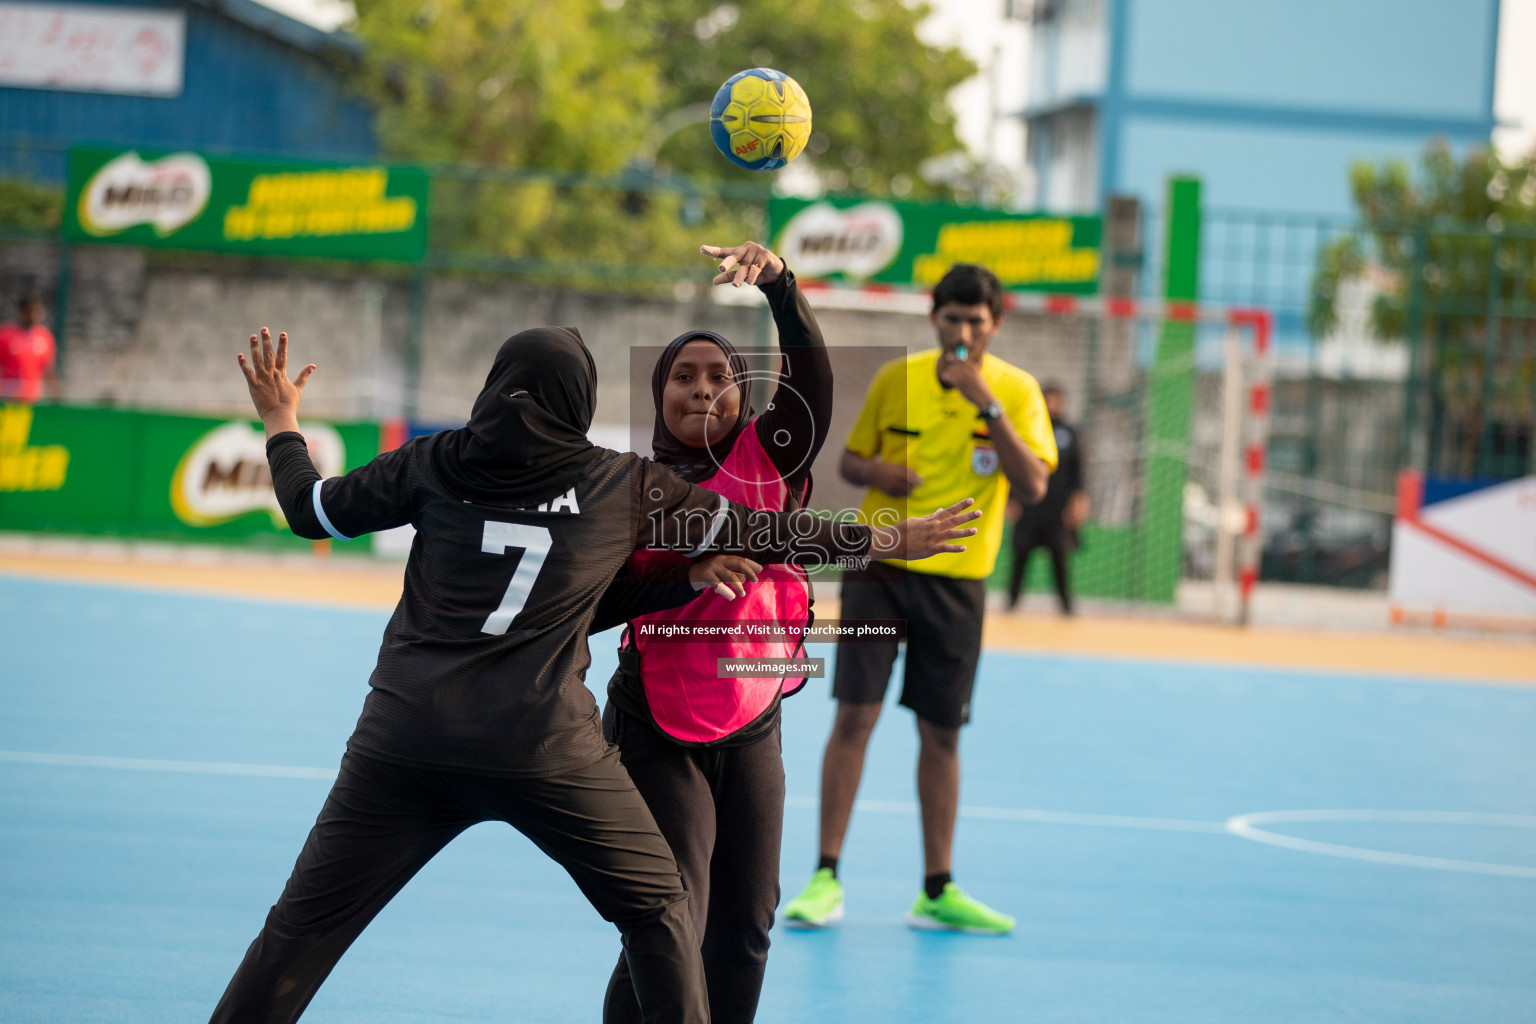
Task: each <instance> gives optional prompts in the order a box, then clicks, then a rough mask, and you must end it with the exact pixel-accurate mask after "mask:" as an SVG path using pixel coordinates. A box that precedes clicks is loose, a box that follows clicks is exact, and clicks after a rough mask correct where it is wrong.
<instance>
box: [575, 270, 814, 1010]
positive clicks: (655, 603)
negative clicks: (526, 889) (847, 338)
mask: <svg viewBox="0 0 1536 1024" xmlns="http://www.w3.org/2000/svg"><path fill="white" fill-rule="evenodd" d="M703 251H704V252H705V254H706V255H710V256H714V257H717V258H721V259H722V264H721V268H720V269H721V274H720V276H719V277H717V278H716V282H717V283H723V282H725V281H732V282H733V283H735V284H737V285H740V284H749V285H750V284H756V285H757V286H758V287H760V288H761V289H762V291H763V293H764V295H766V296H767V298H768V305H769V308H770V309H771V310H772V311H773V318H774V322H775V324H776V325H777V327H778V334H779V348H780V350H781V351H782V353H783V364H782V368H781V371H780V374H779V376H778V388H777V391H776V392H775V394H774V396H773V401H772V402H770V403H769V404H768V405H767V408H766V409H765V410H764V411H763V413H762V415H760V416H757V417H755V418H753V417H752V409H751V405H752V391H753V388H752V383H753V382H752V374H751V372H750V370H749V367H748V366H747V362H746V360H745V359H744V358H743V357H742V356H741V355H740V353H738V352H737V351H736V348H735V346H733V345H732V344H731V343H730V342H729V341H727V340H726V339H725V338H723V337H721V336H720V335H717V334H713V333H711V332H708V331H690V332H689V333H687V334H684V335H682V336H680V337H678V338H677V339H676V340H674V341H673V342H672V343H671V344H670V345H668V346H667V348H666V350H665V351H664V352H663V353H662V355H661V357H660V358H659V359H658V361H657V363H656V367H655V370H654V371H653V373H652V378H651V391H652V397H653V398H654V400H655V403H656V424H655V428H654V434H653V442H652V444H653V448H654V457H655V459H656V461H657V462H659V463H661V464H662V465H664V466H667V467H668V468H670V469H671V470H673V472H675V473H677V474H678V475H679V476H681V477H682V478H683V479H685V480H687V481H689V482H690V483H694V484H697V485H698V486H700V487H704V488H707V489H709V490H711V491H714V492H715V493H717V494H719V495H721V496H722V497H724V498H728V499H730V500H732V501H737V502H741V503H742V504H745V505H749V506H751V507H752V508H755V509H761V510H773V511H781V510H784V509H794V508H798V507H799V506H800V504H801V503H803V501H804V500H805V498H806V496H807V495H808V493H809V489H810V466H811V463H812V462H813V461H814V460H815V458H816V453H817V451H819V450H820V448H821V444H822V441H823V440H824V439H825V438H826V435H827V428H828V424H829V421H830V419H831V412H832V370H831V364H830V361H829V360H828V358H827V351H826V345H825V343H824V342H823V340H822V337H821V331H820V328H818V327H817V325H816V320H815V318H814V317H813V316H812V314H811V309H810V306H809V304H808V303H807V302H806V300H805V297H804V296H803V295H802V294H801V293H800V289H799V288H798V287H797V286H796V284H795V279H794V275H793V274H791V273H790V272H789V270H788V269H787V268H786V267H785V266H784V262H783V260H781V259H779V258H778V257H777V256H775V255H774V254H773V253H771V252H769V251H768V250H767V249H765V248H763V247H762V246H760V245H756V244H755V243H747V244H746V245H743V246H740V247H738V248H736V249H715V248H712V247H705V248H704V250H703ZM689 571H690V563H689V562H688V560H687V559H686V557H685V556H683V555H680V554H677V553H675V552H667V551H655V550H645V551H637V552H636V553H635V554H634V555H632V556H630V561H629V565H628V572H629V575H630V578H631V580H632V581H633V584H635V585H637V586H643V587H646V588H649V593H648V598H647V602H646V605H645V606H646V607H649V608H657V607H666V606H667V604H668V603H670V604H673V605H678V604H680V605H681V606H680V607H671V608H668V610H665V611H651V612H647V613H645V614H630V615H628V616H627V618H628V621H629V626H628V628H627V629H626V631H625V634H624V641H623V644H622V647H621V649H620V652H619V669H618V671H617V672H615V673H614V676H613V678H612V680H611V681H610V682H609V684H608V705H607V708H606V709H605V710H604V714H603V724H604V728H605V731H606V732H607V735H608V739H609V741H610V742H612V743H616V744H617V745H618V747H619V753H620V757H621V759H622V761H623V763H624V766H625V767H626V768H627V769H628V770H629V774H630V777H631V778H632V779H633V780H634V782H635V786H636V788H637V789H639V790H640V794H641V795H642V796H643V797H645V800H646V803H647V804H648V805H649V806H650V808H651V811H652V813H653V814H654V815H655V817H656V822H657V824H658V825H659V826H660V827H661V832H662V835H664V836H665V837H666V839H667V842H668V843H669V844H670V845H671V847H672V852H673V855H674V856H675V857H676V858H677V865H678V869H679V870H680V872H681V873H682V877H683V885H684V887H685V888H686V889H687V890H688V893H689V905H690V909H691V911H692V913H693V918H694V927H695V930H696V931H697V933H698V934H699V935H700V936H701V941H702V945H703V957H704V968H705V976H706V980H707V984H708V988H709V1005H710V1016H711V1020H712V1021H714V1024H738V1022H740V1024H745V1022H749V1021H751V1020H752V1019H753V1017H754V1015H755V1014H756V1012H757V1002H758V996H759V994H760V993H761V991H762V984H763V973H764V969H765V967H766V965H767V961H768V932H769V929H770V928H771V927H772V926H773V915H774V910H775V909H776V908H777V906H778V902H779V846H780V837H781V834H782V831H783V823H784V765H783V760H782V756H781V745H780V737H779V702H780V700H781V699H782V698H783V697H784V696H786V695H787V694H790V693H793V692H795V691H796V690H798V689H799V688H800V687H801V686H803V685H804V683H805V680H804V679H803V678H800V679H793V678H791V679H782V678H780V677H778V676H769V677H762V678H721V677H720V673H719V672H718V670H717V668H718V659H720V658H743V659H747V658H752V659H758V658H786V657H793V656H795V655H796V654H797V653H798V652H799V650H800V647H801V644H800V642H799V641H798V640H796V639H780V638H760V637H756V636H754V633H756V632H759V631H761V629H762V628H764V627H766V628H768V629H774V628H778V629H780V630H790V631H798V630H799V629H800V628H801V627H804V626H806V625H807V624H809V622H810V620H811V611H810V590H809V587H808V585H807V582H806V576H805V571H804V570H803V569H802V568H800V567H799V566H797V565H768V566H762V567H759V566H757V565H756V564H755V563H752V562H746V561H745V560H741V559H738V560H735V561H734V562H731V563H729V564H728V565H723V566H722V565H719V563H716V564H715V566H714V567H711V566H695V567H694V568H693V578H692V582H690V581H689ZM722 578H723V579H724V581H725V582H716V583H715V585H714V586H712V587H710V589H706V590H704V592H703V593H701V594H695V591H696V590H697V589H698V588H702V587H706V586H709V585H710V584H711V582H713V581H718V580H721V579H722ZM625 585H626V584H625V583H624V581H623V580H621V581H619V582H618V583H616V584H615V590H614V592H615V593H617V592H618V591H620V590H621V589H622V588H623V587H624V586H625ZM668 587H670V588H671V591H670V593H671V596H670V599H669V598H668V597H667V595H666V594H664V593H663V592H662V591H664V590H665V589H666V588H668ZM683 601H686V603H681V602H683ZM632 607H639V604H638V603H634V604H633V605H632ZM599 618H602V616H599ZM749 625H750V626H751V627H755V628H754V629H748V628H746V627H748V626H749ZM701 634H703V635H702V636H701ZM603 1019H604V1022H605V1024H629V1022H632V1021H635V1022H638V1021H639V1020H640V1008H639V1004H638V1003H637V1002H636V999H635V992H634V985H633V983H632V982H631V979H630V974H629V968H628V966H627V964H626V961H625V960H624V958H623V957H620V958H619V964H618V967H617V968H615V970H614V972H613V976H612V978H611V979H610V981H609V985H608V993H607V997H606V999H605V1001H604V1007H603Z"/></svg>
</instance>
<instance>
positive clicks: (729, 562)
mask: <svg viewBox="0 0 1536 1024" xmlns="http://www.w3.org/2000/svg"><path fill="white" fill-rule="evenodd" d="M762 571H763V567H762V566H760V565H758V564H757V563H756V562H754V561H752V559H750V558H742V557H741V556H740V555H706V556H705V557H703V558H700V559H698V560H697V561H695V562H694V563H693V565H691V566H689V567H688V582H689V583H692V584H693V589H694V590H700V591H703V590H713V591H714V592H715V593H717V594H719V595H720V596H721V597H723V598H725V599H726V600H727V601H734V600H736V599H737V598H738V597H741V596H743V595H744V594H746V592H747V588H746V587H745V586H743V585H742V581H743V580H753V581H754V582H755V581H756V580H757V574H758V573H760V572H762Z"/></svg>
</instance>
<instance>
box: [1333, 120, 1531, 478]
mask: <svg viewBox="0 0 1536 1024" xmlns="http://www.w3.org/2000/svg"><path fill="white" fill-rule="evenodd" d="M1351 186H1352V192H1353V195H1354V202H1355V207H1356V209H1357V211H1358V213H1359V216H1360V221H1361V229H1360V230H1359V231H1358V232H1354V233H1351V234H1347V235H1344V236H1342V237H1340V238H1339V239H1337V240H1336V241H1334V242H1333V243H1332V244H1330V245H1328V246H1326V247H1325V248H1324V249H1323V251H1322V253H1321V254H1320V257H1319V260H1318V267H1317V271H1316V273H1315V275H1314V277H1313V282H1312V295H1311V303H1310V309H1309V321H1310V323H1309V326H1310V327H1311V329H1312V332H1313V335H1314V336H1315V337H1321V336H1323V335H1324V334H1326V333H1328V332H1329V331H1331V330H1333V329H1335V328H1336V327H1337V326H1338V323H1339V296H1340V293H1341V290H1342V289H1343V288H1344V287H1345V286H1346V285H1347V284H1348V283H1349V282H1352V281H1357V280H1360V279H1368V280H1370V281H1371V282H1372V283H1373V284H1374V285H1375V286H1376V287H1375V297H1374V299H1373V303H1372V308H1371V316H1370V325H1371V330H1372V332H1373V333H1374V334H1375V335H1376V336H1378V337H1381V338H1384V339H1406V340H1407V341H1408V343H1409V345H1410V355H1411V358H1413V359H1414V361H1415V368H1414V371H1413V372H1414V377H1415V382H1416V383H1417V384H1418V385H1419V386H1418V387H1417V388H1416V389H1415V398H1414V401H1416V402H1417V401H1419V397H1418V396H1419V395H1424V396H1425V397H1427V403H1425V404H1427V407H1428V408H1427V410H1425V411H1426V412H1427V414H1428V415H1427V419H1425V420H1421V421H1420V423H1419V426H1420V427H1422V428H1423V429H1425V430H1427V432H1428V444H1427V451H1428V453H1429V455H1428V458H1429V468H1430V469H1436V470H1443V471H1449V472H1464V473H1473V474H1496V475H1506V474H1509V473H1517V472H1526V471H1529V469H1528V465H1527V464H1528V463H1530V462H1531V453H1530V449H1531V446H1532V442H1533V434H1536V430H1533V425H1532V421H1533V409H1532V405H1533V397H1536V387H1533V385H1536V150H1533V151H1532V152H1531V153H1528V154H1526V155H1525V156H1524V157H1520V158H1514V159H1511V158H1507V157H1503V156H1500V155H1499V154H1498V153H1497V152H1496V151H1494V150H1491V149H1484V150H1474V151H1472V152H1470V153H1467V154H1466V155H1465V156H1463V157H1458V156H1457V155H1456V154H1455V153H1454V152H1453V151H1452V150H1451V149H1450V147H1449V146H1447V145H1446V144H1444V143H1435V144H1432V145H1431V146H1429V147H1428V148H1427V149H1426V150H1425V151H1424V154H1423V157H1422V158H1421V161H1420V164H1419V168H1418V173H1417V174H1415V173H1414V171H1413V170H1412V169H1411V168H1410V167H1409V166H1408V165H1407V164H1406V163H1404V162H1402V161H1390V162H1387V163H1384V164H1382V165H1380V166H1374V165H1371V164H1365V163H1362V164H1357V165H1356V166H1355V167H1354V168H1353V169H1352V171H1351ZM1415 411H1418V410H1417V407H1416V409H1415ZM1530 468H1536V466H1532V467H1530Z"/></svg>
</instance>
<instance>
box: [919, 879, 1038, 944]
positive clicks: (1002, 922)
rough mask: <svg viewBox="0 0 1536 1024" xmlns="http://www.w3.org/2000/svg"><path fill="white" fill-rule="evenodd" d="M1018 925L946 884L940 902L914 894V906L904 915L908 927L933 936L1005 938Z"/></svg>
mask: <svg viewBox="0 0 1536 1024" xmlns="http://www.w3.org/2000/svg"><path fill="white" fill-rule="evenodd" d="M1016 923H1017V922H1015V921H1014V919H1013V918H1011V917H1009V916H1008V915H1007V914H999V913H998V912H997V911H995V910H993V909H992V908H991V907H989V906H987V905H986V904H985V903H981V902H979V901H977V900H973V899H971V897H969V896H967V895H966V894H965V892H964V891H963V890H962V889H961V888H960V887H959V886H958V885H956V884H955V883H954V882H945V883H944V891H943V892H941V893H939V898H938V899H936V900H931V899H929V898H928V894H927V893H924V892H920V893H918V894H917V902H916V903H914V904H912V909H911V910H910V911H908V912H907V924H908V925H909V926H911V927H913V928H920V929H923V930H924V931H935V932H970V933H971V934H973V935H1007V934H1008V933H1009V932H1011V931H1013V926H1014V924H1016Z"/></svg>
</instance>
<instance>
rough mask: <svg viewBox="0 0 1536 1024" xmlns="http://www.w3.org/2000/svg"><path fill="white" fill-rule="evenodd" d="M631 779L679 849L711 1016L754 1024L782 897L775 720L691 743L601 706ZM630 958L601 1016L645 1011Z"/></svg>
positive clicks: (630, 1022) (626, 1020)
mask: <svg viewBox="0 0 1536 1024" xmlns="http://www.w3.org/2000/svg"><path fill="white" fill-rule="evenodd" d="M603 726H604V729H605V730H606V732H607V735H608V741H609V742H610V743H617V744H618V746H619V751H620V753H621V755H622V756H623V759H624V767H625V768H627V769H628V770H629V774H630V777H631V778H632V779H634V780H635V788H636V789H638V790H639V791H640V794H641V795H642V796H644V797H645V800H646V802H647V803H648V804H650V807H651V811H652V812H653V813H654V814H655V815H656V823H657V824H658V825H659V826H661V833H662V835H664V836H666V837H667V842H668V843H669V844H670V845H671V847H672V852H673V854H674V855H675V856H676V857H677V867H678V870H679V871H680V872H682V876H683V886H684V888H686V889H687V890H688V896H689V901H688V907H689V911H690V913H691V914H692V915H693V925H694V932H695V933H696V934H697V935H699V936H700V939H701V942H702V948H703V953H704V976H705V980H706V984H707V986H708V989H709V1012H710V1018H711V1020H712V1021H713V1022H714V1024H750V1022H751V1020H752V1019H753V1017H754V1016H756V1014H757V1002H758V997H759V996H760V995H761V994H762V990H763V976H764V974H765V973H766V971H767V967H768V942H769V939H768V932H769V930H770V929H771V928H772V927H773V913H774V910H775V909H777V907H778V905H779V847H780V845H781V843H782V839H783V835H784V753H783V743H782V736H781V734H780V731H779V729H778V728H777V727H775V728H774V729H773V730H772V731H770V732H767V733H765V734H764V735H763V736H762V737H761V738H759V739H757V740H755V741H753V742H751V743H747V744H744V745H741V746H734V747H732V746H722V747H685V746H681V745H679V744H677V743H673V742H672V741H670V740H668V739H667V738H666V737H665V736H663V735H662V734H661V733H660V732H658V731H657V729H656V726H655V725H653V724H652V723H650V722H648V721H646V720H644V719H641V718H638V717H636V716H635V715H633V714H629V713H626V712H624V711H621V710H619V709H618V708H616V707H614V705H613V702H612V701H610V702H609V703H608V707H607V708H606V709H605V710H604V713H603ZM633 974H634V962H633V960H632V959H630V958H627V957H623V956H621V957H620V958H619V963H618V966H617V967H615V968H614V971H613V977H612V978H610V979H609V981H608V996H607V999H606V1000H604V1003H603V1022H604V1024H634V1022H636V1021H640V1020H642V1019H643V1018H642V1017H641V1015H640V1008H639V1005H638V1004H637V1002H636V999H635V992H636V987H635V985H634V984H633V981H632V977H633Z"/></svg>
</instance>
